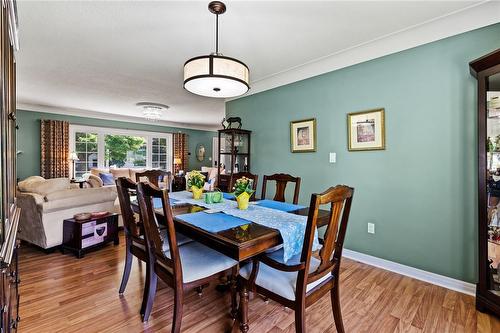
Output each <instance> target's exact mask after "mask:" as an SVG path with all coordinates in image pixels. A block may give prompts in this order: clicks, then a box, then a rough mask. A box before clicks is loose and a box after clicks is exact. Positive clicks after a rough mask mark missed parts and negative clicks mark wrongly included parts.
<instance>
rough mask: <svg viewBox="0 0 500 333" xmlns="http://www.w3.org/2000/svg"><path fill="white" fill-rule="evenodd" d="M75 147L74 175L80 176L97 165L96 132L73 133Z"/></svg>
mask: <svg viewBox="0 0 500 333" xmlns="http://www.w3.org/2000/svg"><path fill="white" fill-rule="evenodd" d="M74 138H75V149H74V151H75V152H76V154H77V155H78V161H76V162H75V175H76V177H81V176H82V175H83V174H84V173H86V172H89V171H90V169H91V168H95V167H97V134H96V133H85V132H76V133H75V136H74Z"/></svg>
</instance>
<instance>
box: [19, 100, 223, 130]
mask: <svg viewBox="0 0 500 333" xmlns="http://www.w3.org/2000/svg"><path fill="white" fill-rule="evenodd" d="M16 109H18V110H22V111H32V112H45V113H53V114H62V115H65V116H75V117H85V118H94V119H103V120H115V121H123V122H127V123H135V124H146V125H151V126H156V127H162V126H168V127H176V128H183V129H191V130H200V131H217V130H218V129H220V126H210V125H207V126H204V125H193V124H186V123H176V122H172V121H165V120H159V121H156V122H151V121H148V120H146V119H143V118H140V117H133V116H125V115H121V114H114V113H106V112H98V111H89V110H82V109H72V108H61V107H57V106H48V105H39V104H30V103H17V107H16Z"/></svg>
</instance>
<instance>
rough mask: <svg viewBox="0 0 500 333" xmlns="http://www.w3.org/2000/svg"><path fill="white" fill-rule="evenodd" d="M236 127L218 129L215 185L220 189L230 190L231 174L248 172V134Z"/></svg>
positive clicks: (249, 132) (248, 132)
mask: <svg viewBox="0 0 500 333" xmlns="http://www.w3.org/2000/svg"><path fill="white" fill-rule="evenodd" d="M251 133H252V131H247V130H243V129H237V128H229V129H223V130H219V147H218V159H217V161H218V162H219V164H218V174H217V186H218V187H219V189H220V190H221V191H225V192H227V191H230V189H229V183H230V181H231V175H232V174H233V173H238V172H242V171H244V172H250V134H251Z"/></svg>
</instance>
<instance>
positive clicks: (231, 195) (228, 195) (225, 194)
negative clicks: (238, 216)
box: [222, 192, 235, 200]
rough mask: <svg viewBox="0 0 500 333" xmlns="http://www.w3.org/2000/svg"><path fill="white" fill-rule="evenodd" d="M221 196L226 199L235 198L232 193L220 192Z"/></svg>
mask: <svg viewBox="0 0 500 333" xmlns="http://www.w3.org/2000/svg"><path fill="white" fill-rule="evenodd" d="M222 196H223V197H224V199H226V200H234V199H235V198H234V194H233V193H227V192H222Z"/></svg>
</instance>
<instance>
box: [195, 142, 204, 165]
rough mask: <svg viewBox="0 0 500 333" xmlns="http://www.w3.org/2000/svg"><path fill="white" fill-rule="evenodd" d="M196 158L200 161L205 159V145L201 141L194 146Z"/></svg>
mask: <svg viewBox="0 0 500 333" xmlns="http://www.w3.org/2000/svg"><path fill="white" fill-rule="evenodd" d="M196 159H197V160H198V161H200V162H203V160H204V159H205V146H204V145H202V144H201V143H200V144H198V145H197V146H196Z"/></svg>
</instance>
